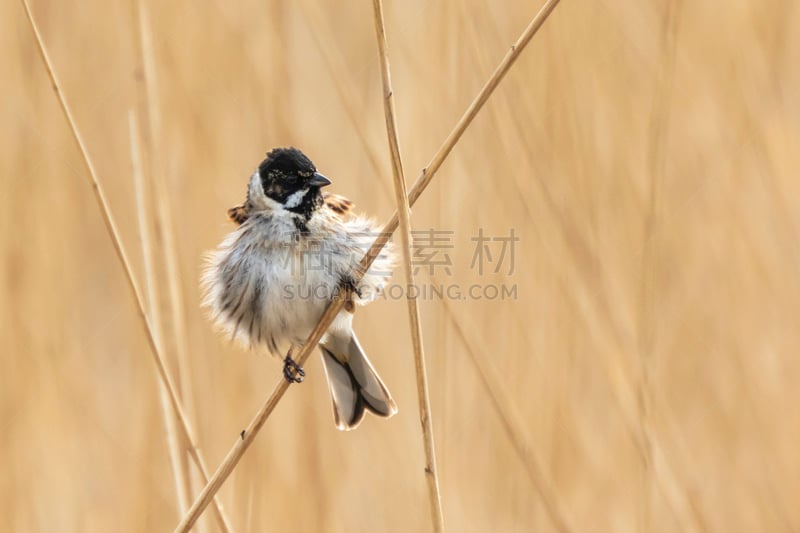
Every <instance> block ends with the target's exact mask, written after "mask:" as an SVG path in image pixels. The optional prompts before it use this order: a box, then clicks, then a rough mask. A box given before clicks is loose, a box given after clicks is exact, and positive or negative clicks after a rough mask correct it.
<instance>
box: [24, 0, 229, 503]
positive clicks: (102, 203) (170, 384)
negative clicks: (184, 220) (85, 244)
mask: <svg viewBox="0 0 800 533" xmlns="http://www.w3.org/2000/svg"><path fill="white" fill-rule="evenodd" d="M21 2H22V6H23V8H24V10H25V15H26V16H27V18H28V22H29V24H30V26H31V30H32V31H33V34H34V37H35V39H36V47H37V50H38V51H39V55H40V56H41V58H42V61H43V62H44V65H45V69H46V70H47V75H48V76H49V78H50V81H51V83H52V85H53V91H54V92H55V94H56V96H57V98H58V102H59V104H60V106H61V111H62V112H63V113H64V117H65V118H66V119H67V122H68V124H69V128H70V132H71V133H72V137H73V139H74V140H75V144H76V145H77V147H78V150H79V151H80V153H81V158H82V160H83V164H84V167H85V170H86V177H87V179H88V180H89V184H90V185H91V186H92V190H93V192H94V197H95V200H96V201H97V204H98V207H99V208H100V214H101V216H102V217H103V223H104V225H105V227H106V230H108V233H109V237H110V238H111V243H112V245H113V246H114V251H115V252H116V254H117V257H118V258H119V260H120V262H121V263H122V267H123V270H124V271H125V278H126V280H127V281H128V288H129V289H130V290H131V292H132V293H133V299H134V302H135V304H136V311H137V314H138V316H139V319H140V320H141V321H142V325H143V326H144V330H145V336H146V337H147V343H148V345H149V347H150V353H151V354H152V355H153V360H154V361H155V364H156V369H157V370H158V375H159V377H160V378H161V381H162V382H163V383H164V386H165V387H166V389H167V392H168V393H169V400H170V403H171V404H172V408H173V409H174V410H175V413H176V415H177V417H178V421H179V422H180V427H181V429H182V432H183V433H184V435H185V437H186V439H187V441H188V442H189V443H190V448H189V451H190V453H191V455H192V459H193V460H194V462H195V464H196V465H197V467H198V469H199V470H200V472H201V473H202V477H203V479H204V480H205V479H208V474H207V469H206V466H205V462H204V461H203V458H202V457H201V455H200V452H199V449H198V448H197V445H196V444H195V442H196V441H195V439H194V433H193V432H192V430H191V427H190V426H189V422H188V420H187V418H186V415H185V414H184V412H183V407H182V406H181V403H180V400H179V399H178V396H177V393H176V388H175V384H174V381H173V379H172V376H171V374H170V372H169V369H168V368H167V366H166V363H165V362H164V358H163V356H162V355H161V351H160V349H159V346H158V344H157V343H156V339H155V336H154V335H153V329H152V327H151V326H150V321H149V320H148V318H147V313H146V312H145V309H144V303H143V300H142V295H141V291H140V290H139V286H138V284H137V283H136V279H135V278H134V276H133V270H132V268H131V265H130V261H128V255H127V253H126V252H125V248H124V246H123V244H122V240H121V239H120V237H119V231H118V230H117V226H116V224H115V223H114V219H113V217H112V215H111V209H110V208H109V206H108V201H107V200H106V196H105V193H104V192H103V188H102V186H101V185H100V182H99V181H98V179H97V172H96V171H95V169H94V165H93V164H92V161H91V159H90V158H89V152H88V150H87V149H86V145H85V143H84V142H83V138H82V137H81V134H80V132H79V131H78V128H77V126H76V125H75V120H74V119H73V117H72V112H71V111H70V109H69V106H68V105H67V101H66V99H65V98H64V95H63V93H62V91H61V85H60V84H59V82H58V79H57V77H56V74H55V71H54V70H53V65H52V63H51V61H50V57H49V56H48V54H47V50H46V49H45V47H44V41H43V40H42V36H41V33H40V32H39V28H38V26H37V25H36V22H35V21H34V19H33V13H32V12H31V9H30V6H29V5H28V2H27V0H21ZM215 505H216V506H217V507H218V510H219V513H220V514H222V508H221V504H220V503H219V502H218V501H217V500H215Z"/></svg>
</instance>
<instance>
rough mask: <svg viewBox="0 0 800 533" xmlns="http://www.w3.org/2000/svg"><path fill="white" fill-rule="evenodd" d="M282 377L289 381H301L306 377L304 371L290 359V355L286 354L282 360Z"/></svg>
mask: <svg viewBox="0 0 800 533" xmlns="http://www.w3.org/2000/svg"><path fill="white" fill-rule="evenodd" d="M283 377H284V378H286V381H288V382H289V383H302V382H303V380H304V379H305V378H306V371H305V370H303V367H302V366H300V365H298V364H297V363H296V362H295V361H294V359H292V356H291V355H287V356H286V359H284V360H283Z"/></svg>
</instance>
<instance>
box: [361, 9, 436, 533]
mask: <svg viewBox="0 0 800 533" xmlns="http://www.w3.org/2000/svg"><path fill="white" fill-rule="evenodd" d="M372 7H373V11H374V15H375V35H376V37H377V39H378V55H379V56H380V65H381V81H382V83H383V114H384V117H385V118H386V135H387V137H388V140H389V152H390V154H391V157H392V177H393V178H394V194H395V201H396V203H397V213H398V215H399V219H400V243H401V244H402V248H403V269H404V270H405V275H406V283H407V284H408V286H410V287H413V286H415V283H414V269H413V268H412V266H411V244H412V242H411V208H410V207H409V205H408V196H407V194H408V193H407V191H406V178H405V175H404V174H403V161H402V159H401V157H400V144H399V142H398V139H397V119H396V116H395V112H394V93H393V91H392V77H391V72H390V69H389V53H388V43H387V42H386V26H385V25H384V20H383V5H382V2H381V0H372ZM406 293H407V294H406V302H408V320H409V323H410V326H411V343H412V346H413V347H414V369H415V371H416V375H417V399H418V402H419V421H420V425H421V426H422V443H423V447H424V449H425V481H426V482H427V484H428V499H429V500H430V506H431V508H430V511H431V521H432V523H433V530H434V531H435V532H437V533H439V532H441V531H444V516H443V513H442V495H441V492H440V490H439V474H438V471H437V469H436V452H435V449H434V444H433V422H432V420H431V402H430V393H429V392H428V372H427V369H426V365H425V351H424V349H423V346H422V326H421V325H420V316H419V302H418V301H417V296H416V293H415V291H406Z"/></svg>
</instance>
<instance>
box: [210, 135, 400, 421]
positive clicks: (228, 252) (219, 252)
mask: <svg viewBox="0 0 800 533" xmlns="http://www.w3.org/2000/svg"><path fill="white" fill-rule="evenodd" d="M330 183H331V181H330V180H329V179H328V178H326V177H325V176H323V175H322V174H320V173H319V172H317V169H316V167H315V166H314V164H313V163H312V162H311V160H310V159H309V158H308V157H306V155H305V154H303V153H302V152H301V151H300V150H298V149H296V148H276V149H274V150H272V151H270V152H269V153H268V154H267V157H266V159H264V161H262V162H261V164H260V165H259V166H258V169H257V170H256V171H255V172H254V173H253V175H252V176H251V178H250V183H249V185H248V188H247V200H246V201H245V203H244V204H242V205H239V206H236V207H232V208H231V209H229V210H228V216H229V218H230V219H231V220H232V221H233V222H235V223H236V224H238V228H237V229H236V230H234V231H233V232H232V233H230V234H229V235H228V236H227V237H226V238H225V239H224V240H223V241H222V243H221V244H220V245H219V246H218V248H217V249H216V250H215V251H213V252H211V253H210V254H209V255H208V258H207V263H206V266H205V270H204V273H203V278H202V285H203V292H204V305H205V306H206V307H207V308H208V309H209V310H210V312H211V316H212V319H213V321H214V323H215V324H216V325H217V326H218V327H220V328H221V329H222V330H223V331H225V332H226V333H227V334H229V335H230V336H231V337H232V338H233V339H234V340H235V341H238V342H239V343H241V344H243V345H245V346H246V347H249V348H251V349H257V348H266V349H267V350H269V352H271V353H272V354H274V355H277V356H279V357H282V358H283V360H284V375H285V377H286V379H287V380H289V381H294V382H299V381H302V379H303V376H305V372H304V371H303V369H302V368H300V367H299V365H297V363H295V362H294V361H293V360H292V358H291V353H292V350H293V349H294V348H296V347H299V346H300V345H302V344H303V343H304V342H305V340H306V338H307V336H308V334H309V333H310V332H311V330H312V329H313V328H314V327H315V326H316V324H317V322H318V320H319V318H320V317H321V316H322V313H323V312H324V311H325V308H326V307H327V306H328V304H329V303H330V302H331V300H332V299H333V298H335V297H337V296H342V297H345V298H346V300H347V301H346V303H345V306H344V307H343V308H342V310H341V311H340V312H339V314H338V315H337V317H336V319H335V320H334V322H333V324H332V325H331V327H330V328H329V329H328V331H327V332H326V334H325V335H324V336H323V337H322V339H321V340H320V343H319V347H320V350H321V352H322V361H323V363H324V365H323V366H324V368H325V374H326V376H327V378H328V388H329V389H330V393H331V397H332V399H333V414H334V419H335V421H336V427H337V428H339V429H342V430H350V429H354V428H355V427H356V426H358V424H359V423H360V422H361V420H362V418H363V417H364V412H365V411H371V412H372V413H374V414H376V415H378V416H382V417H390V416H392V415H394V414H395V413H396V412H397V406H396V404H395V402H394V400H393V399H392V396H391V395H390V394H389V391H388V390H387V388H386V386H385V385H384V384H383V381H381V378H380V377H378V374H377V373H376V372H375V369H374V368H373V366H372V364H371V363H370V362H369V359H367V356H366V354H365V353H364V350H363V348H362V347H361V344H360V343H359V342H358V339H357V338H356V335H355V333H354V332H353V314H354V312H355V305H354V304H361V305H363V304H366V303H368V302H370V301H372V300H374V299H375V297H376V296H377V295H378V294H379V293H380V292H381V291H382V290H383V288H384V286H385V285H386V283H387V282H388V279H389V276H390V275H391V270H392V267H393V266H394V256H393V254H392V251H391V247H390V246H389V247H386V248H384V251H383V252H382V253H381V254H380V255H379V256H378V257H377V258H376V260H375V262H374V263H373V265H372V267H370V269H369V271H368V272H366V273H364V275H363V276H359V275H358V274H359V273H360V266H359V262H360V260H361V257H362V256H363V255H364V253H365V252H366V251H367V249H368V248H369V246H370V245H371V244H372V242H373V241H374V240H375V238H376V237H377V235H378V232H379V231H380V230H379V228H377V227H376V226H375V225H374V224H373V223H372V222H371V221H370V220H368V219H366V218H363V217H358V216H354V215H353V214H352V212H351V208H352V205H353V204H352V203H351V202H350V201H349V200H347V199H346V198H343V197H341V196H337V195H328V194H325V195H323V194H322V192H321V188H322V187H325V186H327V185H330ZM284 354H285V355H284Z"/></svg>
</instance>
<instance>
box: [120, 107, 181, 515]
mask: <svg viewBox="0 0 800 533" xmlns="http://www.w3.org/2000/svg"><path fill="white" fill-rule="evenodd" d="M128 130H129V134H130V150H131V167H132V170H133V183H134V188H135V191H136V194H135V196H136V218H137V221H138V223H139V237H140V239H141V245H142V257H143V259H144V279H145V290H146V291H147V312H148V313H149V316H150V320H151V321H152V324H153V335H155V337H156V342H158V343H159V345H161V343H162V336H161V328H160V326H159V324H160V323H161V320H160V313H159V308H158V296H157V295H158V287H157V281H156V276H155V273H154V272H153V244H152V239H151V235H150V224H149V223H148V221H149V220H150V213H149V209H148V206H149V204H148V203H147V200H146V196H147V195H146V191H145V184H144V177H143V176H142V174H143V170H142V152H141V148H140V142H139V128H138V126H137V124H136V114H135V113H134V111H133V110H131V111H129V112H128ZM158 392H159V394H158V397H159V400H160V401H161V412H162V414H163V416H164V427H165V430H166V434H167V449H168V450H169V462H170V466H171V467H172V474H173V476H174V480H175V493H176V496H177V499H178V509H179V511H180V513H181V514H183V513H184V512H186V509H188V507H189V493H188V490H187V489H188V488H189V474H188V472H187V471H186V469H185V468H184V464H183V462H182V461H181V455H182V454H183V449H182V447H181V441H182V436H181V435H180V434H178V433H177V430H176V428H175V413H174V412H173V411H172V408H171V407H170V405H169V397H168V395H169V393H168V392H167V391H166V390H164V384H163V383H160V384H159V387H158Z"/></svg>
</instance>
